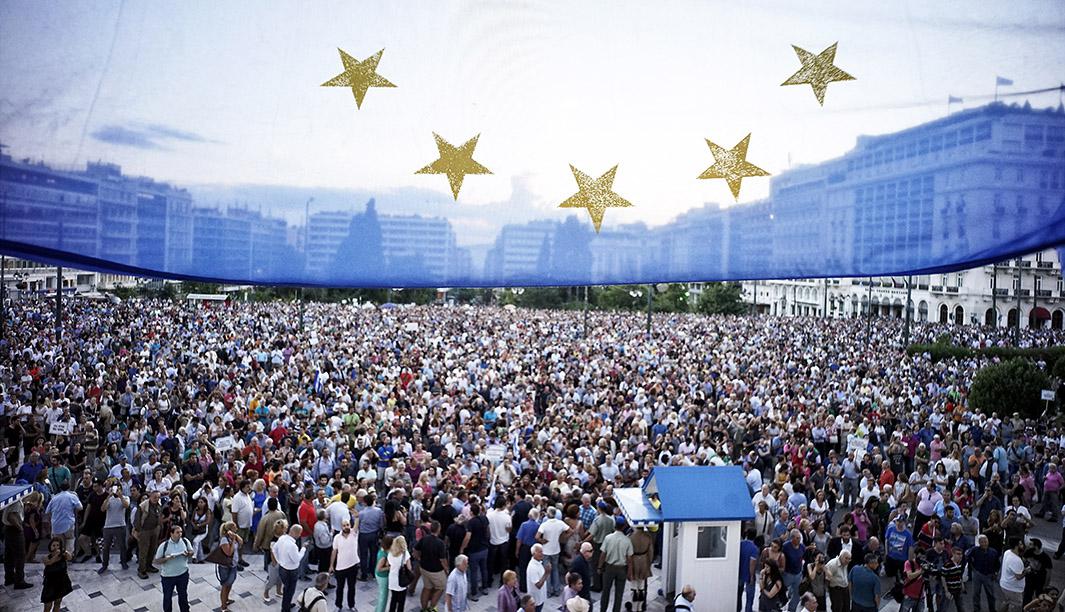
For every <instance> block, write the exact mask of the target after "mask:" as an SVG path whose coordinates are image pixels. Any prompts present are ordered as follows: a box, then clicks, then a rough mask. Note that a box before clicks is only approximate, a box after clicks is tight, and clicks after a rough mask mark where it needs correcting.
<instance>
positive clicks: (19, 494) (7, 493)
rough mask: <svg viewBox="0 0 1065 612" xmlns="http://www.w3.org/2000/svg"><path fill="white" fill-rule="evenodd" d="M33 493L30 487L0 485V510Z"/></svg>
mask: <svg viewBox="0 0 1065 612" xmlns="http://www.w3.org/2000/svg"><path fill="white" fill-rule="evenodd" d="M32 492H33V486H32V485H0V510H2V509H4V508H7V507H8V506H10V505H11V504H13V503H15V502H17V501H18V500H20V499H22V498H23V497H26V496H27V495H29V494H30V493H32Z"/></svg>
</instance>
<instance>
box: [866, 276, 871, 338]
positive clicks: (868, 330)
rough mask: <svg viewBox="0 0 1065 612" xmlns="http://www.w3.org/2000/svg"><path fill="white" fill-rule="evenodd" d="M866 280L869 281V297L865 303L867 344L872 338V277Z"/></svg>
mask: <svg viewBox="0 0 1065 612" xmlns="http://www.w3.org/2000/svg"><path fill="white" fill-rule="evenodd" d="M866 282H868V283H869V297H868V298H866V305H865V319H866V321H865V343H866V345H868V344H869V343H870V342H871V341H872V339H873V277H872V276H870V277H869V280H868V281H866Z"/></svg>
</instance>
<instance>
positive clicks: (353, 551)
mask: <svg viewBox="0 0 1065 612" xmlns="http://www.w3.org/2000/svg"><path fill="white" fill-rule="evenodd" d="M333 550H335V551H337V564H336V568H335V569H338V570H345V569H348V568H349V567H352V566H354V565H358V563H359V535H358V534H357V533H355V531H354V530H352V531H351V533H349V534H348V537H346V538H345V537H344V534H343V533H338V534H336V535H335V536H333Z"/></svg>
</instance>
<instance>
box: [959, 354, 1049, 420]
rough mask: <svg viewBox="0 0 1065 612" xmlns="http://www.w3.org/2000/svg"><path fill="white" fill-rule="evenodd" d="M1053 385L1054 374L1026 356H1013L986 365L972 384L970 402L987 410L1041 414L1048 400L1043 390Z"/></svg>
mask: <svg viewBox="0 0 1065 612" xmlns="http://www.w3.org/2000/svg"><path fill="white" fill-rule="evenodd" d="M1049 386H1050V378H1049V377H1048V376H1047V375H1046V373H1045V372H1043V371H1042V370H1041V369H1039V366H1037V365H1035V364H1034V363H1033V362H1031V361H1029V360H1026V359H1020V358H1017V359H1011V360H1010V361H1005V362H1003V363H997V364H992V365H989V366H987V367H984V368H982V369H981V370H980V371H979V372H977V373H976V376H974V377H973V384H972V386H971V387H970V388H969V406H970V407H971V408H972V409H974V410H978V411H980V412H983V413H985V414H990V413H992V412H997V413H998V414H999V415H1004V414H1012V413H1014V412H1020V413H1021V414H1022V415H1023V416H1026V417H1029V418H1039V416H1040V415H1041V414H1042V413H1043V410H1044V407H1045V404H1044V402H1043V401H1042V400H1040V399H1039V393H1040V391H1042V390H1043V389H1046V388H1048V387H1049Z"/></svg>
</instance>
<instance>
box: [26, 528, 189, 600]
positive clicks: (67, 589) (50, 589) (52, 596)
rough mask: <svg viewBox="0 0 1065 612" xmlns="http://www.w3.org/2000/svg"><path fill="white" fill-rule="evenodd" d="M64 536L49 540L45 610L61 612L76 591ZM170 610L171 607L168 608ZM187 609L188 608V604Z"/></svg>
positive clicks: (45, 559) (43, 597)
mask: <svg viewBox="0 0 1065 612" xmlns="http://www.w3.org/2000/svg"><path fill="white" fill-rule="evenodd" d="M63 547H64V543H63V538H60V537H53V538H52V539H51V540H50V541H49V542H48V555H47V556H46V557H45V558H44V561H43V563H44V582H43V583H42V585H41V603H43V604H44V612H59V611H60V609H62V607H63V598H64V597H66V596H67V595H69V594H70V593H72V592H73V591H74V586H73V585H71V583H70V574H68V573H67V563H69V562H70V560H71V558H72V555H71V554H70V553H69V552H67V551H66V550H64V548H63ZM166 609H167V610H168V611H169V608H166ZM185 610H186V611H187V610H188V606H187V605H186V607H185Z"/></svg>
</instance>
